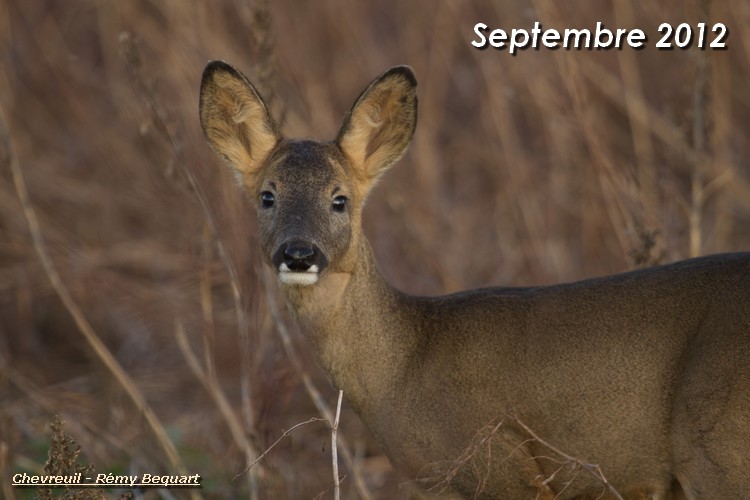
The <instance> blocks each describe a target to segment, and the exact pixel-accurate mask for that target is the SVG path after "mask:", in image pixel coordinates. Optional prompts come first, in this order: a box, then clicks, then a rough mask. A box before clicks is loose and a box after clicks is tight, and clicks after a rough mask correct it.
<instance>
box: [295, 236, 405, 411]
mask: <svg viewBox="0 0 750 500" xmlns="http://www.w3.org/2000/svg"><path fill="white" fill-rule="evenodd" d="M353 268H354V270H353V271H352V272H333V271H332V272H329V273H328V274H327V275H326V276H324V277H321V280H320V282H319V283H318V284H316V285H315V286H312V287H296V288H288V289H287V290H286V295H287V299H288V301H289V305H290V307H291V309H292V312H293V313H294V314H295V316H296V317H297V319H298V323H299V324H300V325H301V326H302V328H303V331H304V332H305V334H306V336H307V337H308V339H309V340H310V341H311V343H312V347H313V350H314V352H315V355H316V358H317V362H318V363H319V364H320V366H321V367H322V368H323V370H324V371H325V372H326V374H327V375H328V377H329V379H330V381H331V382H332V383H333V385H334V386H335V387H336V388H339V389H342V390H343V391H344V393H345V394H346V397H347V401H349V402H350V404H352V406H353V407H354V408H355V410H358V411H359V412H360V413H363V412H366V411H367V407H368V406H371V405H377V404H379V403H380V402H382V401H383V400H384V399H386V398H388V397H390V396H391V395H390V393H389V392H388V391H389V388H391V389H392V388H393V387H395V385H394V384H393V383H392V381H393V380H394V379H397V378H399V376H400V374H401V373H402V372H403V367H404V366H405V364H406V361H407V359H408V357H409V353H410V352H411V350H412V348H413V346H414V338H413V337H414V333H413V332H414V331H415V329H414V328H411V327H409V326H408V325H407V323H408V322H409V320H408V316H407V315H406V314H405V312H406V311H407V310H408V309H409V307H408V304H407V302H408V297H407V296H406V295H404V294H402V293H401V292H399V291H397V290H396V289H394V288H393V287H391V286H390V285H389V284H388V283H386V281H385V279H384V278H383V277H382V276H381V275H380V273H379V271H378V269H377V266H376V264H375V259H374V257H373V254H372V250H371V248H370V245H369V243H368V242H367V240H366V239H364V238H362V239H361V240H360V244H359V248H358V256H357V260H356V264H355V265H354V266H353Z"/></svg>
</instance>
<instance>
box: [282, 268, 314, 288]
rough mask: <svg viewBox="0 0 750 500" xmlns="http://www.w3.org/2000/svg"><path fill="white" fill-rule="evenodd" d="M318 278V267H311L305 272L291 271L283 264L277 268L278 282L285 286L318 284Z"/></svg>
mask: <svg viewBox="0 0 750 500" xmlns="http://www.w3.org/2000/svg"><path fill="white" fill-rule="evenodd" d="M319 276H320V274H319V270H318V266H312V267H310V269H308V270H307V271H292V270H291V269H289V267H287V265H286V264H284V263H282V264H281V265H280V266H279V281H281V282H282V283H283V284H285V285H295V286H310V285H314V284H315V283H317V282H318V277H319Z"/></svg>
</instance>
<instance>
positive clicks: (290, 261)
mask: <svg viewBox="0 0 750 500" xmlns="http://www.w3.org/2000/svg"><path fill="white" fill-rule="evenodd" d="M272 261H273V264H274V267H275V268H276V269H277V272H278V277H279V281H280V282H281V283H282V284H284V285H291V286H310V285H314V284H315V283H317V282H318V279H319V278H320V273H321V271H323V269H324V268H325V267H326V264H327V262H328V260H327V259H326V257H325V255H324V254H323V252H322V251H321V250H320V248H318V246H317V245H315V244H314V243H309V242H306V241H300V240H296V241H291V242H289V243H285V244H283V245H281V246H280V247H279V249H278V250H277V251H276V253H275V254H274V256H273V259H272Z"/></svg>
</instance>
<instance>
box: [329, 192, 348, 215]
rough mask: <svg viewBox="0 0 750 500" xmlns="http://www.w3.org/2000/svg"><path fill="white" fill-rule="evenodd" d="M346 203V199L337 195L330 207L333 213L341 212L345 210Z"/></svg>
mask: <svg viewBox="0 0 750 500" xmlns="http://www.w3.org/2000/svg"><path fill="white" fill-rule="evenodd" d="M346 201H347V197H346V196H343V195H339V196H337V197H335V198H334V199H333V203H332V205H331V206H332V207H333V211H334V212H339V213H341V212H343V211H344V210H346Z"/></svg>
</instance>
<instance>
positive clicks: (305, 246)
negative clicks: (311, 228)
mask: <svg viewBox="0 0 750 500" xmlns="http://www.w3.org/2000/svg"><path fill="white" fill-rule="evenodd" d="M315 253H316V251H315V248H314V247H313V246H312V245H311V244H309V243H305V242H304V241H295V242H292V243H290V244H289V245H287V247H286V248H285V249H284V262H285V263H286V265H287V267H289V269H290V270H292V271H307V270H308V269H310V267H311V266H312V265H313V264H314V263H315Z"/></svg>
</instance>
